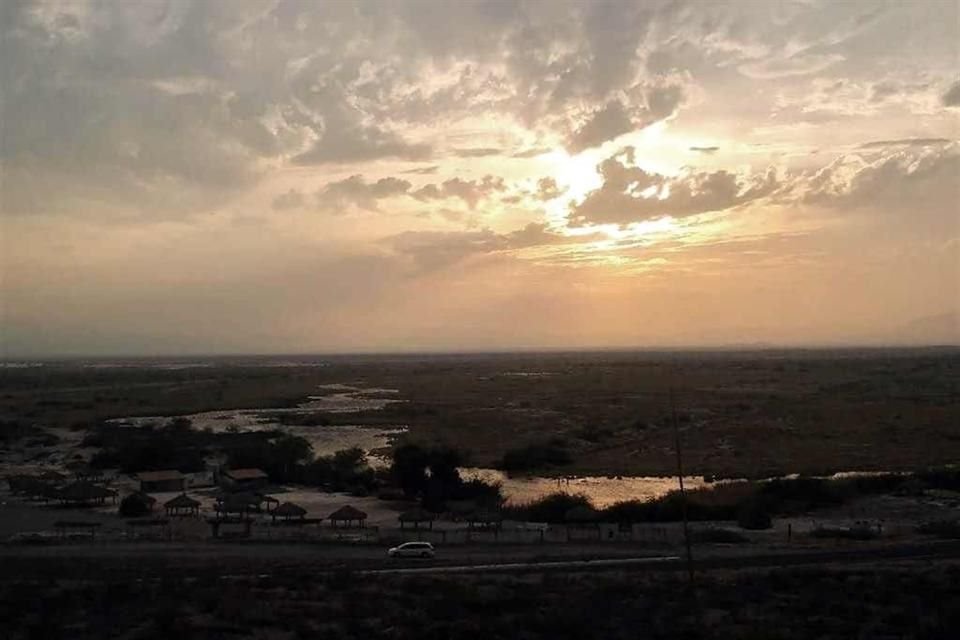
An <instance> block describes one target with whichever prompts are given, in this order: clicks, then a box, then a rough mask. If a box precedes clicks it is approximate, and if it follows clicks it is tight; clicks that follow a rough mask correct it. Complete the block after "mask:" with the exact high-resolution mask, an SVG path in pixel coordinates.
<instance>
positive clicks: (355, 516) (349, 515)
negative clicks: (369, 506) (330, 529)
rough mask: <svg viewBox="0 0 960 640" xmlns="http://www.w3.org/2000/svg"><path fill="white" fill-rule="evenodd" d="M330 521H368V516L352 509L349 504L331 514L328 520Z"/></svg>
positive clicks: (354, 508)
mask: <svg viewBox="0 0 960 640" xmlns="http://www.w3.org/2000/svg"><path fill="white" fill-rule="evenodd" d="M327 519H328V520H366V519H367V514H365V513H364V512H363V511H360V509H357V508H356V507H352V506H350V505H349V504H348V505H346V506H343V507H340V508H339V509H337V510H336V511H334V512H333V513H331V514H330V516H329V517H328V518H327Z"/></svg>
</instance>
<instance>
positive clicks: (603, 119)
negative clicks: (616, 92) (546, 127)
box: [567, 100, 634, 153]
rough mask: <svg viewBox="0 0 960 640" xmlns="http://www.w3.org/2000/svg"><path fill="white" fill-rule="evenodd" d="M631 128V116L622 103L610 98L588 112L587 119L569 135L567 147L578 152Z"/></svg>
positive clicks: (611, 138)
mask: <svg viewBox="0 0 960 640" xmlns="http://www.w3.org/2000/svg"><path fill="white" fill-rule="evenodd" d="M633 129H634V124H633V118H632V117H631V115H630V113H629V112H628V111H627V109H626V108H625V107H624V106H623V103H622V102H620V101H619V100H611V101H610V102H608V103H607V104H606V106H605V107H603V108H602V109H598V110H596V111H594V112H593V113H592V114H590V117H589V118H587V121H586V122H585V123H584V124H583V125H582V126H581V127H580V128H579V129H577V130H576V131H574V132H573V133H572V134H571V135H570V138H569V140H568V141H567V147H568V148H569V149H570V151H572V152H573V153H580V152H581V151H583V150H585V149H589V148H591V147H599V146H600V145H602V144H603V143H604V142H607V141H608V140H613V139H615V138H617V137H619V136H622V135H623V134H625V133H629V132H631V131H633Z"/></svg>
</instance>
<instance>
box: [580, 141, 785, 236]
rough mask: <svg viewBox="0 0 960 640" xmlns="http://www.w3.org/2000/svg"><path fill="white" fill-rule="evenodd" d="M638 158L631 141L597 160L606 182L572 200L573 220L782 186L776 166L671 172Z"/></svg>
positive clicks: (680, 212) (737, 198) (637, 217)
mask: <svg viewBox="0 0 960 640" xmlns="http://www.w3.org/2000/svg"><path fill="white" fill-rule="evenodd" d="M634 163H635V151H634V149H633V148H632V147H627V148H626V149H624V150H623V151H621V152H620V153H618V154H617V155H615V156H612V157H610V158H607V159H606V160H604V161H603V162H602V163H601V164H600V165H599V170H600V174H601V176H602V177H603V184H602V186H601V187H600V188H598V189H595V190H594V191H591V192H590V193H588V194H587V196H586V198H584V200H583V202H581V203H580V204H577V205H573V207H572V216H571V217H572V221H573V222H575V223H578V224H585V223H594V224H604V223H614V224H628V223H631V222H641V221H643V220H649V219H653V218H659V217H663V216H673V217H684V216H690V215H695V214H698V213H706V212H710V211H721V210H724V209H729V208H731V207H734V206H737V205H741V204H744V203H746V202H750V201H752V200H756V199H758V198H761V197H764V196H767V195H770V194H772V193H773V192H774V191H776V190H777V189H778V188H779V186H780V185H779V182H778V180H777V177H776V173H775V172H773V171H768V172H767V173H766V174H764V175H763V176H759V177H754V178H750V179H747V178H744V177H741V176H739V175H737V174H734V173H731V172H729V171H725V170H719V171H714V172H709V173H708V172H701V173H690V174H686V175H682V176H679V177H676V178H672V177H668V176H663V175H660V174H657V173H651V172H648V171H645V170H644V169H641V168H639V167H636V166H633V165H634ZM649 190H652V191H653V193H652V195H651V194H650V193H649Z"/></svg>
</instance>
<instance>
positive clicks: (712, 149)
mask: <svg viewBox="0 0 960 640" xmlns="http://www.w3.org/2000/svg"><path fill="white" fill-rule="evenodd" d="M719 150H720V147H690V151H696V152H697V153H706V154H707V155H711V154H714V153H716V152H717V151H719Z"/></svg>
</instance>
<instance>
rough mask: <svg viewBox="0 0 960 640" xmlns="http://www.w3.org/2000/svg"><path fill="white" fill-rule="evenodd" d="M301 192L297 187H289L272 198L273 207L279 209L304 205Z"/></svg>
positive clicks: (296, 207)
mask: <svg viewBox="0 0 960 640" xmlns="http://www.w3.org/2000/svg"><path fill="white" fill-rule="evenodd" d="M304 201H305V200H304V197H303V193H302V192H301V191H300V190H298V189H290V190H289V191H287V192H286V193H281V194H279V195H278V196H277V197H275V198H274V199H273V208H274V209H277V210H278V211H279V210H284V209H298V208H300V207H302V206H303V205H304Z"/></svg>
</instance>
